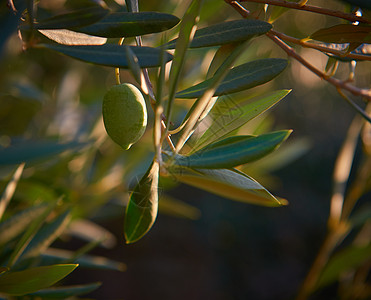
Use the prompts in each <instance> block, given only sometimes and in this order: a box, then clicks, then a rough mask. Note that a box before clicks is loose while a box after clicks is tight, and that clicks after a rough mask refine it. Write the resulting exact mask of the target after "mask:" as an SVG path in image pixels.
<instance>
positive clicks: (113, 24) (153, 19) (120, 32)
mask: <svg viewBox="0 0 371 300" xmlns="http://www.w3.org/2000/svg"><path fill="white" fill-rule="evenodd" d="M179 21H180V20H179V18H177V17H176V16H173V15H170V14H165V13H159V12H138V13H131V12H114V13H110V14H108V15H107V16H105V17H104V18H103V19H102V20H100V21H99V22H97V23H94V24H92V25H90V26H86V27H80V28H77V29H75V30H76V31H78V32H82V33H86V34H90V35H95V36H101V37H106V38H121V37H133V36H139V35H145V34H150V33H156V32H161V31H165V30H168V29H170V28H172V27H174V26H175V25H176V24H178V23H179Z"/></svg>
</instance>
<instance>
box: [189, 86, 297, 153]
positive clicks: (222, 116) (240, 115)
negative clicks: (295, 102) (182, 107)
mask: <svg viewBox="0 0 371 300" xmlns="http://www.w3.org/2000/svg"><path fill="white" fill-rule="evenodd" d="M289 92H290V90H279V91H274V92H268V93H265V94H263V95H259V96H256V95H253V96H251V97H250V98H247V99H246V98H241V99H235V98H234V97H232V96H222V97H219V98H218V100H217V101H216V103H215V105H214V107H213V108H212V110H211V111H210V113H209V115H208V118H206V119H205V121H204V124H205V126H203V123H201V124H200V127H205V128H207V129H206V131H205V132H204V133H203V134H202V136H201V137H200V138H199V139H198V140H196V142H195V144H194V145H193V149H194V151H196V150H197V149H200V148H201V147H204V146H205V145H207V144H210V143H212V142H214V141H217V140H219V139H221V138H222V137H224V136H226V135H228V134H229V133H231V132H233V131H234V130H236V129H238V128H239V127H241V126H242V125H244V124H246V123H247V122H248V121H250V120H252V119H253V118H255V117H257V116H259V115H260V114H261V113H263V112H264V111H266V110H267V109H269V108H270V107H272V106H273V105H275V104H276V103H278V102H279V101H280V100H281V99H282V98H284V97H285V96H286V95H287V94H288V93H289Z"/></svg>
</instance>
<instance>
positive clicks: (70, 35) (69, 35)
mask: <svg viewBox="0 0 371 300" xmlns="http://www.w3.org/2000/svg"><path fill="white" fill-rule="evenodd" d="M39 32H40V33H41V34H43V35H45V36H46V37H47V38H48V39H50V40H52V41H55V42H57V43H58V44H62V45H103V44H105V43H106V42H107V39H106V38H101V37H97V36H92V35H88V34H85V33H79V32H75V31H71V30H67V29H45V30H44V29H40V30H39Z"/></svg>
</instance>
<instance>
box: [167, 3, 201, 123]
mask: <svg viewBox="0 0 371 300" xmlns="http://www.w3.org/2000/svg"><path fill="white" fill-rule="evenodd" d="M201 6H202V1H197V0H194V1H192V2H191V4H190V5H189V7H188V9H187V11H186V12H185V14H184V16H183V18H182V22H181V24H180V29H179V31H180V33H179V37H178V39H177V42H176V45H175V53H174V59H173V62H172V64H171V69H170V74H169V96H168V105H167V110H166V112H165V113H166V116H167V121H166V127H169V125H170V121H171V114H172V106H173V102H174V98H175V93H176V90H177V89H178V84H179V81H180V77H181V73H182V70H183V67H184V64H185V58H186V53H187V50H188V47H189V43H190V42H191V41H192V40H193V37H194V34H195V31H194V29H195V28H196V24H197V22H198V19H199V14H200V10H201ZM165 48H166V47H164V49H165Z"/></svg>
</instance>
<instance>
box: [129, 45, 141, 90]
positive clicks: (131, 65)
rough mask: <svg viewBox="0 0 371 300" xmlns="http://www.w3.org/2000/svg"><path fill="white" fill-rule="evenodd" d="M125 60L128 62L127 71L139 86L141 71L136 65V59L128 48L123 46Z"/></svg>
mask: <svg viewBox="0 0 371 300" xmlns="http://www.w3.org/2000/svg"><path fill="white" fill-rule="evenodd" d="M125 53H126V59H127V60H128V66H129V69H130V71H131V73H132V75H133V76H134V78H135V80H136V81H137V82H138V83H139V84H140V85H141V82H142V71H141V69H140V65H139V63H138V57H136V55H135V53H134V52H133V50H131V48H130V47H129V46H125Z"/></svg>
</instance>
